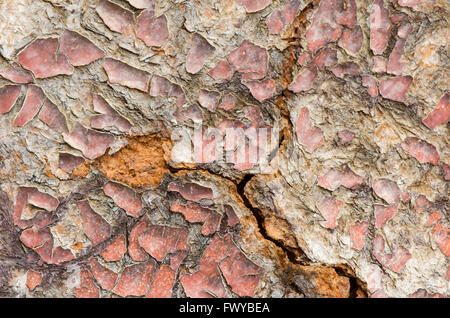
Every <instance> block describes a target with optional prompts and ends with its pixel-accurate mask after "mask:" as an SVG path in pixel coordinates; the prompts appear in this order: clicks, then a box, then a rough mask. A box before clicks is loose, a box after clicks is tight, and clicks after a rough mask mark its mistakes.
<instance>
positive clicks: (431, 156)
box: [402, 137, 439, 165]
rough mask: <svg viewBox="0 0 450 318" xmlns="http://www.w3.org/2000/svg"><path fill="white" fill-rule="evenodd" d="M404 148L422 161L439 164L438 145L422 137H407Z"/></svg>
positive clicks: (403, 144)
mask: <svg viewBox="0 0 450 318" xmlns="http://www.w3.org/2000/svg"><path fill="white" fill-rule="evenodd" d="M402 148H403V150H405V151H406V152H408V153H409V154H410V155H411V156H413V157H414V158H416V159H417V161H419V162H420V163H431V164H433V165H438V164H439V154H438V152H437V150H436V147H434V146H433V145H432V144H429V143H428V142H426V141H424V140H422V139H419V138H416V137H407V138H406V139H405V141H404V142H403V143H402Z"/></svg>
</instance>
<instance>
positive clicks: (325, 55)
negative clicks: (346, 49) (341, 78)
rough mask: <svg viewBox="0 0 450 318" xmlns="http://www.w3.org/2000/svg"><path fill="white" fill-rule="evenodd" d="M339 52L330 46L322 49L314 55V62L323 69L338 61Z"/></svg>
mask: <svg viewBox="0 0 450 318" xmlns="http://www.w3.org/2000/svg"><path fill="white" fill-rule="evenodd" d="M337 60H338V59H337V53H336V50H333V49H330V48H329V47H326V48H324V49H323V50H320V51H319V53H317V55H316V57H314V64H316V65H317V67H318V68H319V69H321V70H323V69H324V68H325V67H329V66H333V65H334V64H336V63H337Z"/></svg>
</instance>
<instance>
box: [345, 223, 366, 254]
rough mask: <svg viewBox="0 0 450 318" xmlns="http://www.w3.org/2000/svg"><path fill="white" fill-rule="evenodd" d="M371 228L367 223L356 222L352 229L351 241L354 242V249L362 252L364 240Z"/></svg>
mask: <svg viewBox="0 0 450 318" xmlns="http://www.w3.org/2000/svg"><path fill="white" fill-rule="evenodd" d="M368 227H369V223H367V222H356V223H355V224H353V225H352V226H351V227H350V239H351V241H352V248H354V249H356V250H358V251H360V250H361V249H362V248H363V246H364V239H365V237H366V232H367V229H368Z"/></svg>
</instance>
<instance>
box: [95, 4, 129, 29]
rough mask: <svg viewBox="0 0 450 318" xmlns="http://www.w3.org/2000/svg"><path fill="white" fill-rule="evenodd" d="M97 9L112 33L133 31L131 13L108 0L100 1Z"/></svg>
mask: <svg viewBox="0 0 450 318" xmlns="http://www.w3.org/2000/svg"><path fill="white" fill-rule="evenodd" d="M95 9H96V10H97V13H98V15H99V16H100V18H102V20H103V22H104V23H105V24H106V25H107V26H108V28H110V29H111V30H112V31H115V32H118V33H123V32H125V31H127V32H129V31H130V30H131V28H132V25H133V23H134V18H133V13H132V12H131V11H129V10H127V9H125V8H122V7H121V6H119V5H117V4H115V3H112V2H110V1H107V0H99V2H98V5H97V7H96V8H95Z"/></svg>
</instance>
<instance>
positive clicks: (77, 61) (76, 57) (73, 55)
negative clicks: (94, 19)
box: [59, 30, 105, 66]
mask: <svg viewBox="0 0 450 318" xmlns="http://www.w3.org/2000/svg"><path fill="white" fill-rule="evenodd" d="M59 43H60V52H61V53H62V54H64V55H65V56H67V58H68V59H69V62H70V64H72V65H73V66H82V65H87V64H89V63H92V62H93V61H95V60H98V59H100V58H102V57H103V56H104V55H105V53H103V51H102V50H100V49H99V48H98V47H97V46H96V45H95V44H94V43H92V42H91V41H89V40H88V39H86V38H85V37H84V36H81V35H80V34H78V33H76V32H73V31H70V30H64V33H63V34H62V36H61V37H60V38H59Z"/></svg>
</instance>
